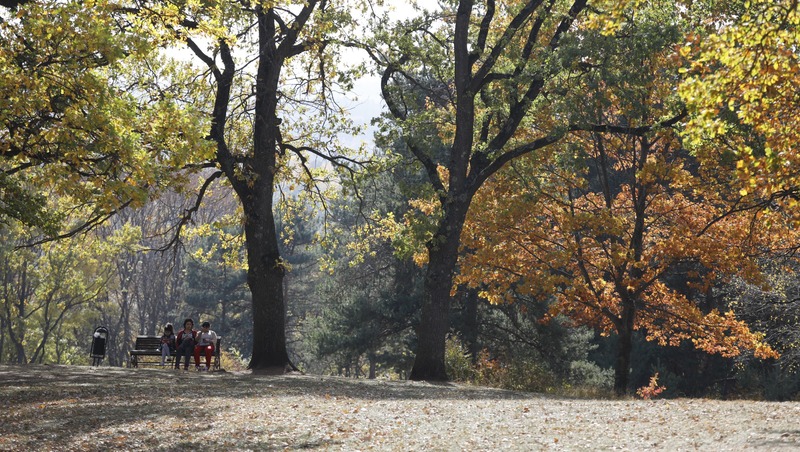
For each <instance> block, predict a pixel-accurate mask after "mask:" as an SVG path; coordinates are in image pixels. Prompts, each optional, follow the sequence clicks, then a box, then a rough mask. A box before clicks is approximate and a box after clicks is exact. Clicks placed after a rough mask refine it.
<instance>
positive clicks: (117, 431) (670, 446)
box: [0, 366, 800, 451]
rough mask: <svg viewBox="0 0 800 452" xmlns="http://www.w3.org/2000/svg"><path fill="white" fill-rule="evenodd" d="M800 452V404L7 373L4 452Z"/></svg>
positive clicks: (66, 369)
mask: <svg viewBox="0 0 800 452" xmlns="http://www.w3.org/2000/svg"><path fill="white" fill-rule="evenodd" d="M111 449H116V450H165V451H166V450H170V451H172V450H187V449H193V450H240V451H241V450H254V451H262V450H296V449H305V450H346V451H357V450H389V451H417V450H420V451H421V450H434V451H461V450H469V451H473V450H486V451H488V450H491V451H495V450H503V451H505V450H520V451H529V450H630V451H640V450H668V451H681V450H708V451H723V450H730V451H739V450H785V451H788V450H800V403H797V402H787V403H776V402H753V401H716V400H705V399H678V400H656V401H641V400H633V399H625V400H586V399H569V398H560V397H552V396H544V395H539V394H528V393H520V392H512V391H503V390H496V389H487V388H478V387H472V386H464V385H456V384H443V385H434V384H427V383H417V382H405V381H382V380H372V381H370V380H350V379H344V378H335V377H319V376H303V375H285V376H256V375H251V374H249V373H227V372H212V373H198V372H183V371H172V370H161V369H121V368H111V367H100V368H91V367H76V366H27V367H13V366H0V450H14V451H16V450H19V451H28V450H38V451H42V450H58V451H62V450H64V451H66V450H76V451H78V450H80V451H83V450H97V451H99V450H111Z"/></svg>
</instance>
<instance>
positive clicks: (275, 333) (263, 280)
mask: <svg viewBox="0 0 800 452" xmlns="http://www.w3.org/2000/svg"><path fill="white" fill-rule="evenodd" d="M257 15H258V24H259V42H260V44H261V45H260V49H261V52H260V54H259V63H258V73H257V78H256V104H255V121H254V123H253V158H252V159H251V160H250V165H251V166H252V167H251V169H250V170H251V171H252V172H253V173H254V175H257V176H256V177H257V179H256V180H255V181H253V182H251V185H247V187H248V188H249V190H248V189H245V188H244V187H242V186H241V185H240V188H239V190H240V198H241V199H242V204H243V206H244V209H245V214H246V216H247V217H246V220H245V221H246V224H245V240H246V242H247V262H248V265H249V269H248V272H247V283H248V285H249V286H250V291H251V292H252V296H253V357H252V358H251V360H250V365H249V366H248V367H249V368H250V369H253V370H268V371H274V372H283V371H284V370H286V369H287V368H289V367H293V366H292V365H291V363H290V361H289V354H288V352H287V351H286V303H285V300H284V290H283V277H284V274H285V269H284V267H283V263H282V261H281V257H280V249H279V242H278V234H277V231H276V229H275V216H274V214H273V211H272V210H273V199H272V198H273V196H274V194H275V174H276V172H277V153H278V147H277V146H278V130H279V129H278V117H277V107H278V97H277V93H278V83H279V80H280V72H281V67H282V60H283V58H282V57H278V56H277V55H276V47H275V41H274V40H273V36H274V33H275V30H274V28H273V26H274V23H273V22H272V21H271V20H270V19H269V17H268V15H269V13H268V12H265V11H263V10H259V11H258V13H257ZM241 192H246V193H244V196H243V193H241Z"/></svg>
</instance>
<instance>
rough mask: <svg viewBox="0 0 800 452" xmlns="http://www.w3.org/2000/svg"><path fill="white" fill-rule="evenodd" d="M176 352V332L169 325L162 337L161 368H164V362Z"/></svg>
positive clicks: (166, 326) (165, 327)
mask: <svg viewBox="0 0 800 452" xmlns="http://www.w3.org/2000/svg"><path fill="white" fill-rule="evenodd" d="M174 351H175V331H173V329H172V324H171V323H167V324H166V325H164V334H162V335H161V367H164V361H166V359H167V357H169V356H170V355H172V352H174Z"/></svg>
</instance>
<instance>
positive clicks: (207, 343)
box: [194, 322, 217, 370]
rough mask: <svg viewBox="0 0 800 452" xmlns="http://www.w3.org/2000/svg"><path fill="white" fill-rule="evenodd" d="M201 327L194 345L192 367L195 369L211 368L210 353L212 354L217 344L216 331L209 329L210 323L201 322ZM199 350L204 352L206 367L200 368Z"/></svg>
mask: <svg viewBox="0 0 800 452" xmlns="http://www.w3.org/2000/svg"><path fill="white" fill-rule="evenodd" d="M202 327H203V329H201V330H200V332H198V333H197V345H196V346H195V347H194V367H195V369H197V370H208V369H210V368H211V355H213V354H214V347H215V346H216V344H217V333H215V332H213V331H211V330H210V329H209V328H211V324H210V323H208V322H203V325H202ZM200 352H205V354H206V367H205V368H204V369H201V368H200Z"/></svg>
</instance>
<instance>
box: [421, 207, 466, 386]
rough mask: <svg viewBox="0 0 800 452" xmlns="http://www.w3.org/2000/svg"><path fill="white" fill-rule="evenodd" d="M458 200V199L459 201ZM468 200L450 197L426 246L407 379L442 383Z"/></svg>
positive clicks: (445, 372)
mask: <svg viewBox="0 0 800 452" xmlns="http://www.w3.org/2000/svg"><path fill="white" fill-rule="evenodd" d="M459 198H461V199H459ZM468 198H469V197H468V196H466V195H464V196H460V197H455V196H454V197H451V198H450V200H451V201H452V200H454V199H455V200H458V201H456V202H450V203H448V205H446V206H445V215H444V217H443V218H442V221H441V223H440V226H439V230H438V232H437V234H436V235H434V237H433V239H432V240H431V242H430V244H429V245H428V253H429V262H428V270H427V272H426V274H425V295H424V299H423V302H422V312H421V315H420V324H419V326H418V327H417V354H416V356H415V358H414V366H413V367H412V369H411V375H410V376H409V378H410V379H411V380H428V381H445V380H447V370H446V369H445V363H444V349H445V340H446V339H447V332H448V331H449V329H450V301H451V296H450V289H451V288H452V287H453V276H454V274H455V270H456V262H457V261H458V250H459V244H460V243H461V230H462V229H463V227H464V221H465V219H466V216H467V209H468V208H469V199H468Z"/></svg>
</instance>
